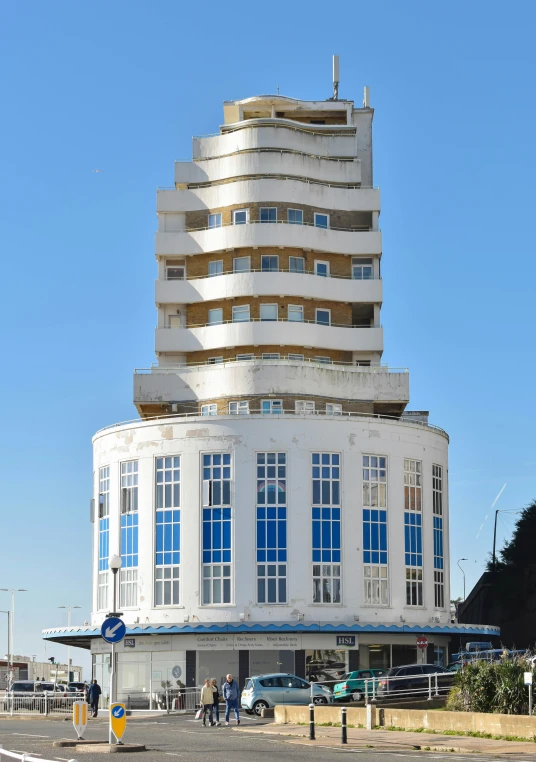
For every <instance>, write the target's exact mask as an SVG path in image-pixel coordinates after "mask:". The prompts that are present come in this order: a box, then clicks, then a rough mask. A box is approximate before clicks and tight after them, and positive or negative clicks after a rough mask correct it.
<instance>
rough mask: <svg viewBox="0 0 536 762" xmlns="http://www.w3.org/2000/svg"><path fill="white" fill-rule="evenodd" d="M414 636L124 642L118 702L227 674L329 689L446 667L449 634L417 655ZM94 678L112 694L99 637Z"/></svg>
mask: <svg viewBox="0 0 536 762" xmlns="http://www.w3.org/2000/svg"><path fill="white" fill-rule="evenodd" d="M417 637H418V635H415V634H412V633H408V634H404V633H400V634H396V635H390V634H384V633H382V634H373V633H370V634H369V633H365V634H357V633H355V634H351V633H349V634H344V635H339V634H337V633H325V634H324V633H322V634H321V633H284V634H280V633H265V634H264V633H263V634H253V633H251V634H250V633H232V634H231V633H203V634H184V635H175V634H170V635H140V636H136V637H126V638H125V639H124V641H123V642H122V643H120V644H119V645H118V646H117V688H118V700H120V701H122V700H125V701H128V700H129V697H130V700H131V701H132V702H134V700H135V699H137V700H139V699H140V698H141V697H142V696H143V694H147V696H148V697H149V696H156V695H157V694H158V693H161V692H162V691H165V690H166V688H167V689H169V690H171V691H176V690H177V689H182V688H192V687H194V686H199V685H202V684H203V682H204V680H205V679H206V678H207V677H208V678H216V680H217V681H218V684H219V685H221V684H222V683H223V681H224V680H225V676H226V675H227V674H228V673H231V674H232V675H233V676H234V677H235V678H236V679H237V680H238V682H239V685H240V687H242V686H243V685H244V683H245V681H246V678H247V677H250V676H252V675H262V674H267V673H273V672H289V673H292V674H295V675H298V676H300V677H304V678H306V679H308V680H312V681H322V682H329V681H333V684H334V681H336V680H338V679H340V678H342V676H343V675H344V674H345V673H346V672H350V671H353V670H356V669H366V668H383V669H388V668H389V667H391V666H398V665H401V664H414V663H416V662H422V663H429V664H430V663H435V664H439V665H441V666H444V665H446V663H447V661H448V644H449V640H450V638H449V637H448V636H447V635H435V636H434V637H433V639H432V638H429V641H428V646H427V648H424V649H422V648H419V647H418V645H417ZM91 651H92V661H93V676H94V677H96V678H97V680H98V682H99V684H100V685H101V686H102V688H103V692H104V694H105V695H106V694H108V692H109V674H110V663H111V647H110V646H109V645H108V644H107V643H105V642H104V641H103V640H102V639H100V638H98V639H97V638H95V639H93V640H92V642H91Z"/></svg>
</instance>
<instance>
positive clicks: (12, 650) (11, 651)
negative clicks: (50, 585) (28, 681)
mask: <svg viewBox="0 0 536 762" xmlns="http://www.w3.org/2000/svg"><path fill="white" fill-rule="evenodd" d="M0 591H2V592H3V593H9V588H8V587H0ZM27 592H28V591H27V590H26V588H25V587H15V588H11V646H10V648H9V653H8V660H9V673H10V677H11V680H13V654H14V653H15V593H27Z"/></svg>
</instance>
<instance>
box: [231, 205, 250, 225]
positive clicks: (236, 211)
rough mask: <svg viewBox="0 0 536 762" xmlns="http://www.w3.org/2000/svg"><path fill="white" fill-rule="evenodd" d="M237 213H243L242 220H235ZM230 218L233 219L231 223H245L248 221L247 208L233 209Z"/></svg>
mask: <svg viewBox="0 0 536 762" xmlns="http://www.w3.org/2000/svg"><path fill="white" fill-rule="evenodd" d="M239 214H240V215H241V214H243V215H244V217H245V219H244V222H237V221H236V218H237V215H239ZM232 220H233V225H247V224H248V222H249V208H245V209H233V213H232Z"/></svg>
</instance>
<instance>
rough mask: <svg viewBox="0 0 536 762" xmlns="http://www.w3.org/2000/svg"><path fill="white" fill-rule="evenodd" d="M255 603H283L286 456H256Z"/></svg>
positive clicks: (284, 597) (285, 541)
mask: <svg viewBox="0 0 536 762" xmlns="http://www.w3.org/2000/svg"><path fill="white" fill-rule="evenodd" d="M256 518H257V602H258V603H286V601H287V456H286V454H285V453H284V452H259V453H257V517H256Z"/></svg>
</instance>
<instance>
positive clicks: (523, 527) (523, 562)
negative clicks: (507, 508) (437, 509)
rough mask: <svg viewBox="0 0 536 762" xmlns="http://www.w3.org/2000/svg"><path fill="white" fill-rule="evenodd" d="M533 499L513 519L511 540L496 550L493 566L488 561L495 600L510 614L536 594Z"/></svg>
mask: <svg viewBox="0 0 536 762" xmlns="http://www.w3.org/2000/svg"><path fill="white" fill-rule="evenodd" d="M535 541H536V500H533V502H532V503H531V504H530V505H528V506H527V507H526V508H524V509H523V511H522V512H521V516H520V517H519V519H518V520H517V521H516V525H515V529H514V532H513V535H512V539H511V540H510V541H509V542H507V543H506V544H505V546H504V547H503V549H502V550H500V551H499V553H498V559H497V563H496V566H495V568H494V566H493V559H492V558H490V559H489V560H488V564H487V569H488V571H489V572H492V573H494V582H495V586H496V588H495V589H496V596H497V599H498V602H499V603H500V604H501V606H502V607H504V610H505V611H508V612H509V613H510V614H511V615H512V616H514V615H519V612H520V611H521V610H522V609H524V608H525V606H526V604H527V601H528V599H529V598H530V597H531V596H532V595H534V594H535V593H536V563H535V560H536V554H535V552H534V547H535Z"/></svg>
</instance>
